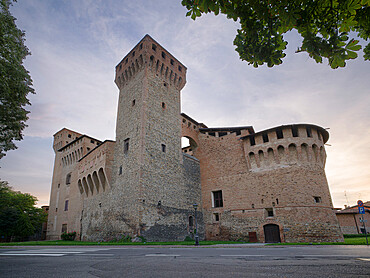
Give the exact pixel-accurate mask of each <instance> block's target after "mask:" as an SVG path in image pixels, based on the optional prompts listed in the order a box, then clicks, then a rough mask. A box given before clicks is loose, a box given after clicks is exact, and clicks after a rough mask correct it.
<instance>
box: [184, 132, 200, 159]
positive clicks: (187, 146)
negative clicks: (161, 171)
mask: <svg viewBox="0 0 370 278" xmlns="http://www.w3.org/2000/svg"><path fill="white" fill-rule="evenodd" d="M197 147H198V145H197V143H196V142H195V140H194V139H193V138H191V137H189V136H183V137H182V138H181V149H182V152H183V153H186V154H188V155H192V156H194V153H195V151H196V149H197Z"/></svg>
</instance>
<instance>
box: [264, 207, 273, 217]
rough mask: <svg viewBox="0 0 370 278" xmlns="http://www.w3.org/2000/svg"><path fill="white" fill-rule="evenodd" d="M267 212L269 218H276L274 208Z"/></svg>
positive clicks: (268, 209)
mask: <svg viewBox="0 0 370 278" xmlns="http://www.w3.org/2000/svg"><path fill="white" fill-rule="evenodd" d="M266 211H267V216H268V217H272V216H274V210H273V209H272V208H267V209H266Z"/></svg>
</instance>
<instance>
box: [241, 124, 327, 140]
mask: <svg viewBox="0 0 370 278" xmlns="http://www.w3.org/2000/svg"><path fill="white" fill-rule="evenodd" d="M293 126H294V127H302V126H304V127H311V128H316V129H317V130H319V131H320V132H321V134H322V137H323V140H324V143H326V142H327V141H328V140H329V132H328V131H327V130H326V129H325V128H323V127H321V126H318V125H313V124H289V125H281V126H276V127H272V128H269V129H265V130H262V131H259V132H256V133H254V134H249V135H246V136H243V137H242V138H240V139H246V138H248V137H250V136H255V135H259V134H262V133H265V132H269V131H273V130H276V129H279V128H292V127H293Z"/></svg>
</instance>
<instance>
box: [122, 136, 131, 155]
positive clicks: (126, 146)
mask: <svg viewBox="0 0 370 278" xmlns="http://www.w3.org/2000/svg"><path fill="white" fill-rule="evenodd" d="M129 145H130V138H127V139H125V140H124V141H123V152H124V153H127V152H128V149H129Z"/></svg>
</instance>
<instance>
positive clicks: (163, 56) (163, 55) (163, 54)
mask: <svg viewBox="0 0 370 278" xmlns="http://www.w3.org/2000/svg"><path fill="white" fill-rule="evenodd" d="M162 58H163V59H166V54H165V53H164V52H163V51H162Z"/></svg>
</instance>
